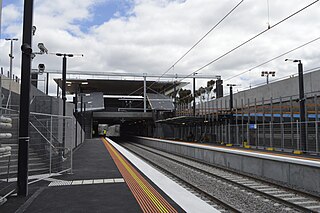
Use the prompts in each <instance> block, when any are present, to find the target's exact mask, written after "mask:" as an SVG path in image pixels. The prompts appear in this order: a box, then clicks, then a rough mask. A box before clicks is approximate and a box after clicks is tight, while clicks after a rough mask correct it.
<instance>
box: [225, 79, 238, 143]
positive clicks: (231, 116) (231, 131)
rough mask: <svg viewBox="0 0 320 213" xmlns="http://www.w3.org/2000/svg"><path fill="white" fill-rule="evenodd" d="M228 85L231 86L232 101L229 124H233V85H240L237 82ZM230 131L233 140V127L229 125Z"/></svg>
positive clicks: (230, 103)
mask: <svg viewBox="0 0 320 213" xmlns="http://www.w3.org/2000/svg"><path fill="white" fill-rule="evenodd" d="M227 86H228V87H229V88H230V102H229V108H230V119H229V125H233V87H235V86H240V85H237V84H227ZM229 131H230V136H231V137H232V138H230V141H231V142H232V141H233V128H230V126H229Z"/></svg>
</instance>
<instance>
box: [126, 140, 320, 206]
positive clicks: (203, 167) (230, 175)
mask: <svg viewBox="0 0 320 213" xmlns="http://www.w3.org/2000/svg"><path fill="white" fill-rule="evenodd" d="M125 147H126V148H128V149H130V150H131V151H133V152H135V153H136V154H138V155H139V156H140V157H142V158H144V159H145V157H144V156H141V154H139V151H137V149H140V151H141V150H144V151H145V152H149V153H152V154H154V155H157V156H159V157H162V158H166V159H168V160H170V161H172V162H175V163H178V164H180V165H183V166H184V167H186V168H189V169H192V170H193V171H195V172H199V173H203V174H205V175H206V176H208V177H212V178H214V179H216V180H218V182H220V183H221V184H228V185H232V186H233V187H234V188H235V189H238V188H239V189H240V190H243V191H246V192H247V193H248V195H249V196H256V197H261V198H263V199H264V200H265V201H267V200H270V202H273V203H274V204H273V205H274V206H280V205H285V206H287V207H289V208H286V209H287V211H290V210H293V209H294V210H296V211H299V212H320V200H319V198H317V197H316V196H312V195H308V194H306V193H302V192H298V191H296V190H291V189H288V188H287V187H281V186H279V185H275V184H271V183H269V182H265V181H261V180H259V179H256V178H253V177H248V176H245V175H241V174H236V173H235V172H231V171H227V170H223V169H221V168H218V167H215V166H213V165H208V164H205V163H202V162H198V161H194V160H191V159H189V158H185V157H182V156H177V155H173V154H170V153H167V152H163V151H160V150H156V149H153V148H150V147H145V146H142V145H137V144H132V143H131V144H126V145H125ZM134 147H135V148H134ZM134 149H135V150H134ZM148 161H149V162H150V160H148ZM153 164H154V163H153ZM157 167H158V168H159V167H161V166H160V165H157ZM162 170H163V169H162ZM172 175H174V176H176V174H172ZM188 184H189V185H190V184H191V185H192V183H188ZM220 201H221V200H220ZM221 202H223V201H221ZM228 205H229V206H231V205H230V204H228ZM234 209H235V208H234Z"/></svg>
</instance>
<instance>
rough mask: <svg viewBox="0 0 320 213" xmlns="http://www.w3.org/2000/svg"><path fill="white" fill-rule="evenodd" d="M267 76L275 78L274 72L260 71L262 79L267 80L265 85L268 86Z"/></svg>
mask: <svg viewBox="0 0 320 213" xmlns="http://www.w3.org/2000/svg"><path fill="white" fill-rule="evenodd" d="M269 75H271V76H272V77H274V76H276V72H275V71H261V76H262V77H264V76H266V78H267V84H269Z"/></svg>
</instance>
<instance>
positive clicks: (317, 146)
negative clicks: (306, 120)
mask: <svg viewBox="0 0 320 213" xmlns="http://www.w3.org/2000/svg"><path fill="white" fill-rule="evenodd" d="M316 116H318V115H316ZM315 123H316V125H315V126H316V152H319V141H318V121H316V122H315Z"/></svg>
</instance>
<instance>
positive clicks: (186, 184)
mask: <svg viewBox="0 0 320 213" xmlns="http://www.w3.org/2000/svg"><path fill="white" fill-rule="evenodd" d="M122 146H123V144H122ZM123 147H125V148H126V149H128V150H130V151H131V152H133V153H134V154H135V155H137V156H139V157H140V158H142V159H143V160H144V161H146V162H148V164H151V165H152V166H154V167H156V168H157V169H159V170H161V171H162V172H164V173H166V174H167V175H169V176H171V177H172V178H174V179H177V180H178V181H179V182H180V183H182V184H184V185H185V186H187V187H189V188H190V189H193V190H194V191H195V192H197V193H199V194H202V195H204V196H205V197H206V198H208V199H209V200H210V201H212V202H214V203H216V204H218V205H220V206H222V207H223V208H225V209H227V210H230V211H231V212H235V213H240V212H241V211H239V210H237V209H235V208H234V207H233V206H231V205H229V204H227V203H225V202H223V201H222V200H220V199H219V198H216V197H214V196H212V195H211V194H209V193H207V192H205V191H203V190H202V189H200V188H199V187H197V186H194V185H193V184H192V183H190V182H188V181H186V180H184V179H183V178H180V177H179V176H177V175H176V174H174V173H172V172H170V171H168V170H167V169H165V168H163V167H161V166H160V165H158V164H156V163H154V162H152V161H151V160H149V159H148V158H146V157H145V156H143V155H141V154H139V153H138V152H136V151H134V150H133V149H131V148H129V147H127V146H123Z"/></svg>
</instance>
